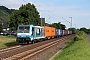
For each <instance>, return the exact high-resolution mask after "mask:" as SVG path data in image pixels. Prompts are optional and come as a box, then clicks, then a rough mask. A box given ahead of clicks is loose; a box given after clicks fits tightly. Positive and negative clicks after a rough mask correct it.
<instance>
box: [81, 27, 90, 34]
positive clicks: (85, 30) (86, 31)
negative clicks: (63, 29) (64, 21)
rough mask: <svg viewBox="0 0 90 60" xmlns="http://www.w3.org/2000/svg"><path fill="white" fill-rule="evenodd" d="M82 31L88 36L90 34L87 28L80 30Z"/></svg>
mask: <svg viewBox="0 0 90 60" xmlns="http://www.w3.org/2000/svg"><path fill="white" fill-rule="evenodd" d="M80 31H84V32H85V33H87V34H90V29H87V28H85V27H83V28H80Z"/></svg>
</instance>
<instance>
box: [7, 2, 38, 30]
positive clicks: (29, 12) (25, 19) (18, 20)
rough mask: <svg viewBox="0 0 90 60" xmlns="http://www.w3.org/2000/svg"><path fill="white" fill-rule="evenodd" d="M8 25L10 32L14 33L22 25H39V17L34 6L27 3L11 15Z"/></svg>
mask: <svg viewBox="0 0 90 60" xmlns="http://www.w3.org/2000/svg"><path fill="white" fill-rule="evenodd" d="M8 24H9V26H10V30H11V31H15V30H16V29H17V27H18V25H22V24H25V25H26V24H33V25H40V15H39V12H38V11H37V9H36V8H35V6H34V4H31V3H28V4H26V5H22V6H21V7H20V8H19V10H16V11H14V12H13V13H12V14H11V16H10V20H9V21H8Z"/></svg>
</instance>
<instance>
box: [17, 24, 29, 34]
mask: <svg viewBox="0 0 90 60" xmlns="http://www.w3.org/2000/svg"><path fill="white" fill-rule="evenodd" d="M29 30H30V26H29V25H28V26H24V25H22V26H19V27H18V33H29Z"/></svg>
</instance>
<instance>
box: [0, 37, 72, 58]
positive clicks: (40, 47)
mask: <svg viewBox="0 0 90 60" xmlns="http://www.w3.org/2000/svg"><path fill="white" fill-rule="evenodd" d="M70 37H71V36H68V37H64V38H61V39H57V40H56V39H52V40H48V41H44V42H40V43H36V44H31V45H26V46H22V47H20V46H17V47H12V48H7V49H4V50H1V51H0V52H2V51H3V53H0V58H1V60H26V59H28V58H30V57H31V56H34V55H35V54H38V53H40V52H42V51H44V50H46V49H48V48H51V47H52V46H54V45H57V44H58V43H59V42H63V41H65V40H66V39H68V38H70Z"/></svg>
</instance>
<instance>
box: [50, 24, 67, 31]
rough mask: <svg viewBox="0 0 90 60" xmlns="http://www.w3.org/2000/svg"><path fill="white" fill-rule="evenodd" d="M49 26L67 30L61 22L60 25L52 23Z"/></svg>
mask: <svg viewBox="0 0 90 60" xmlns="http://www.w3.org/2000/svg"><path fill="white" fill-rule="evenodd" d="M49 26H51V27H54V28H56V29H63V30H65V28H66V26H65V25H63V24H61V23H60V22H58V23H52V24H50V25H49Z"/></svg>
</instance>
